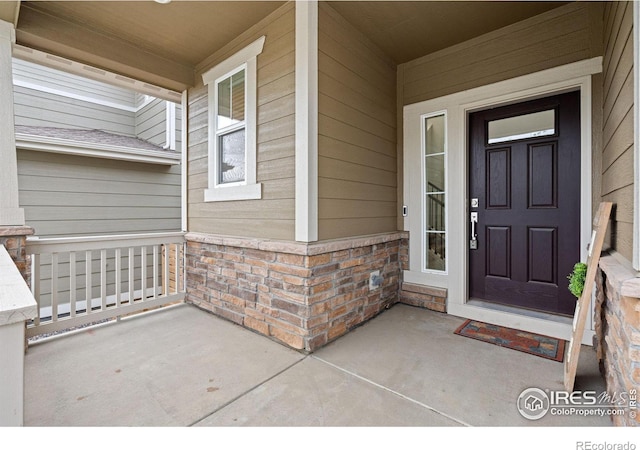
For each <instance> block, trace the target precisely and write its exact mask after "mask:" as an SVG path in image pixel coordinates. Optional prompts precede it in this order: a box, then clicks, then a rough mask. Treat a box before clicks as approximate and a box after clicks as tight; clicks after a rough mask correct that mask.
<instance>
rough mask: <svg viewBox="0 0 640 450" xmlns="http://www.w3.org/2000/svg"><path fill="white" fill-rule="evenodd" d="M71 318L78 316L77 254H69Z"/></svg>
mask: <svg viewBox="0 0 640 450" xmlns="http://www.w3.org/2000/svg"><path fill="white" fill-rule="evenodd" d="M69 316H70V317H75V316H76V252H69Z"/></svg>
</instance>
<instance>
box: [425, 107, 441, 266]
mask: <svg viewBox="0 0 640 450" xmlns="http://www.w3.org/2000/svg"><path fill="white" fill-rule="evenodd" d="M423 120H424V125H423V136H422V142H423V153H424V154H423V160H424V166H423V167H424V169H423V180H424V191H423V193H424V195H423V196H424V205H423V211H425V217H424V242H423V248H424V258H423V259H424V265H423V267H424V269H425V270H428V271H446V251H447V248H446V247H447V239H446V237H447V235H446V170H445V159H446V138H445V134H446V116H445V114H444V113H439V114H437V115H432V116H425V117H423Z"/></svg>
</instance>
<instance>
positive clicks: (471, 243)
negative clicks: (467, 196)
mask: <svg viewBox="0 0 640 450" xmlns="http://www.w3.org/2000/svg"><path fill="white" fill-rule="evenodd" d="M477 223H478V213H477V212H475V211H474V212H472V213H471V240H470V241H469V248H470V249H471V250H477V249H478V239H477V238H476V236H477V235H476V224H477Z"/></svg>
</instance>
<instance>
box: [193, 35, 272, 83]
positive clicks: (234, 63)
mask: <svg viewBox="0 0 640 450" xmlns="http://www.w3.org/2000/svg"><path fill="white" fill-rule="evenodd" d="M265 39H266V36H261V37H259V38H258V39H256V40H255V41H253V42H252V43H251V44H249V45H247V46H246V47H245V48H243V49H242V50H240V51H239V52H237V53H234V54H233V55H232V56H230V57H228V58H227V59H225V60H224V61H222V62H220V63H218V64H216V65H215V66H213V67H212V68H211V69H209V70H207V71H206V72H204V73H203V74H202V81H203V83H204V84H211V83H213V82H214V81H215V80H217V79H218V78H220V77H221V76H223V75H224V74H226V73H229V72H231V71H232V70H234V69H235V68H237V67H238V66H240V65H242V64H244V63H246V62H247V61H248V60H250V59H251V58H255V57H257V56H258V55H259V54H260V53H262V49H263V48H264V41H265Z"/></svg>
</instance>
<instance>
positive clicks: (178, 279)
mask: <svg viewBox="0 0 640 450" xmlns="http://www.w3.org/2000/svg"><path fill="white" fill-rule="evenodd" d="M175 247H176V268H175V270H176V273H175V279H176V293H178V292H180V290H181V289H182V269H181V266H182V260H181V256H182V251H181V250H182V245H180V244H175Z"/></svg>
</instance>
